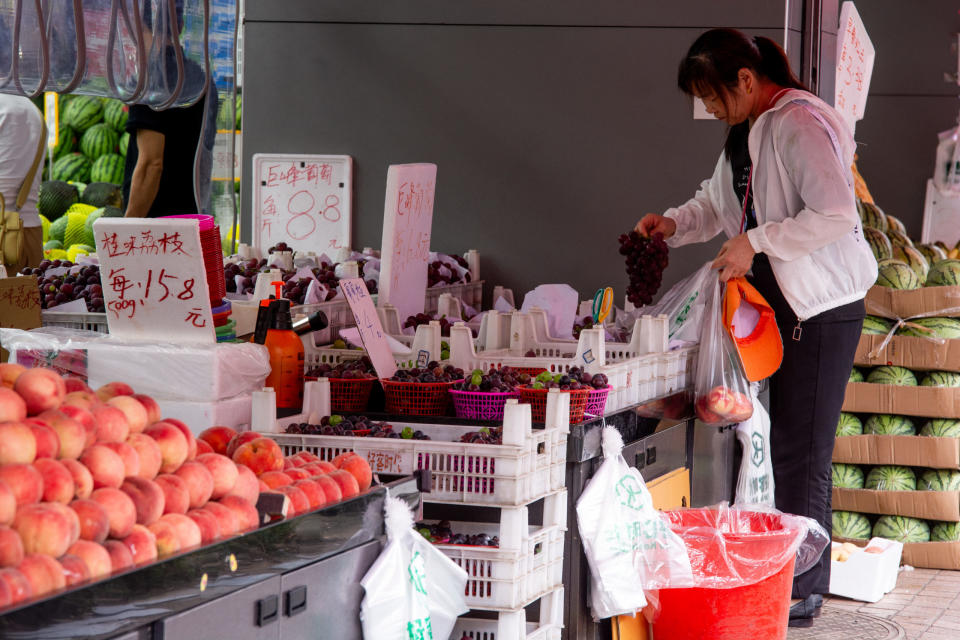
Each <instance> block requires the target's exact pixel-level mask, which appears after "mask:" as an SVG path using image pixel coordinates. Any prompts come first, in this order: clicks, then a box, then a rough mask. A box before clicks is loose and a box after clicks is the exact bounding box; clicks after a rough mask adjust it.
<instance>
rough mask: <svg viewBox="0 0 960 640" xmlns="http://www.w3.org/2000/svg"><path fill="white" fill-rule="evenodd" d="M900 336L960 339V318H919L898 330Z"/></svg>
mask: <svg viewBox="0 0 960 640" xmlns="http://www.w3.org/2000/svg"><path fill="white" fill-rule="evenodd" d="M897 335H898V336H913V337H915V338H943V339H945V340H957V339H960V318H917V319H915V320H910V321H909V322H908V323H907V324H905V325H903V326H902V327H900V328H899V329H898V330H897Z"/></svg>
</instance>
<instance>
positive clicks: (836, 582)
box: [830, 538, 903, 602]
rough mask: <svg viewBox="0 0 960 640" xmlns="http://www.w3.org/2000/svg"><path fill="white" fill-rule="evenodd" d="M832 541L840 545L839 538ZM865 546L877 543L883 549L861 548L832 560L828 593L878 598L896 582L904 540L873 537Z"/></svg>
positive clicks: (851, 596) (875, 545)
mask: <svg viewBox="0 0 960 640" xmlns="http://www.w3.org/2000/svg"><path fill="white" fill-rule="evenodd" d="M832 544H833V546H834V547H839V546H841V543H839V542H833V543H832ZM866 546H867V547H879V548H881V549H883V551H882V552H880V553H867V552H866V551H863V550H862V549H861V550H860V551H855V552H853V553H851V554H850V557H849V558H848V559H847V560H846V561H844V562H840V561H837V560H831V562H830V593H832V594H833V595H836V596H843V597H845V598H850V599H852V600H861V601H863V602H877V601H879V600H880V599H881V598H883V596H884V595H886V594H887V593H889V592H890V591H892V590H893V588H894V587H896V586H897V571H898V568H899V566H900V556H901V554H902V553H903V543H900V542H897V541H896V540H886V539H884V538H873V539H872V540H870V542H869V543H867V545H866ZM864 548H866V547H864Z"/></svg>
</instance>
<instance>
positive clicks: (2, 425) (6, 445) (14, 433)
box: [0, 369, 37, 465]
mask: <svg viewBox="0 0 960 640" xmlns="http://www.w3.org/2000/svg"><path fill="white" fill-rule="evenodd" d="M30 371H33V369H30ZM36 458H37V439H36V438H35V437H34V435H33V431H32V430H31V429H30V427H28V426H27V425H25V424H24V423H22V422H0V465H5V464H30V463H31V462H33V461H34V460H35V459H36Z"/></svg>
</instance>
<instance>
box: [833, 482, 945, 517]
mask: <svg viewBox="0 0 960 640" xmlns="http://www.w3.org/2000/svg"><path fill="white" fill-rule="evenodd" d="M833 509H834V511H857V512H859V513H875V514H879V515H893V516H908V517H911V518H920V519H921V520H942V521H945V522H960V491H877V490H876V489H841V488H839V487H834V488H833Z"/></svg>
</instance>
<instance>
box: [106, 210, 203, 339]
mask: <svg viewBox="0 0 960 640" xmlns="http://www.w3.org/2000/svg"><path fill="white" fill-rule="evenodd" d="M93 234H94V236H95V237H96V241H97V256H98V257H99V258H100V277H101V279H102V281H103V299H104V303H105V304H104V306H105V307H106V310H107V325H108V326H109V327H110V334H111V335H114V336H117V337H120V338H129V339H134V340H151V341H157V342H171V341H173V342H178V343H187V342H189V343H193V344H196V343H209V344H212V343H214V342H216V335H215V333H214V328H213V315H212V314H211V311H210V294H209V292H208V290H207V273H206V269H205V268H204V264H203V251H202V249H201V248H200V230H199V225H198V224H197V221H196V220H189V219H164V218H100V219H98V220H97V221H96V222H94V223H93Z"/></svg>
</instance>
